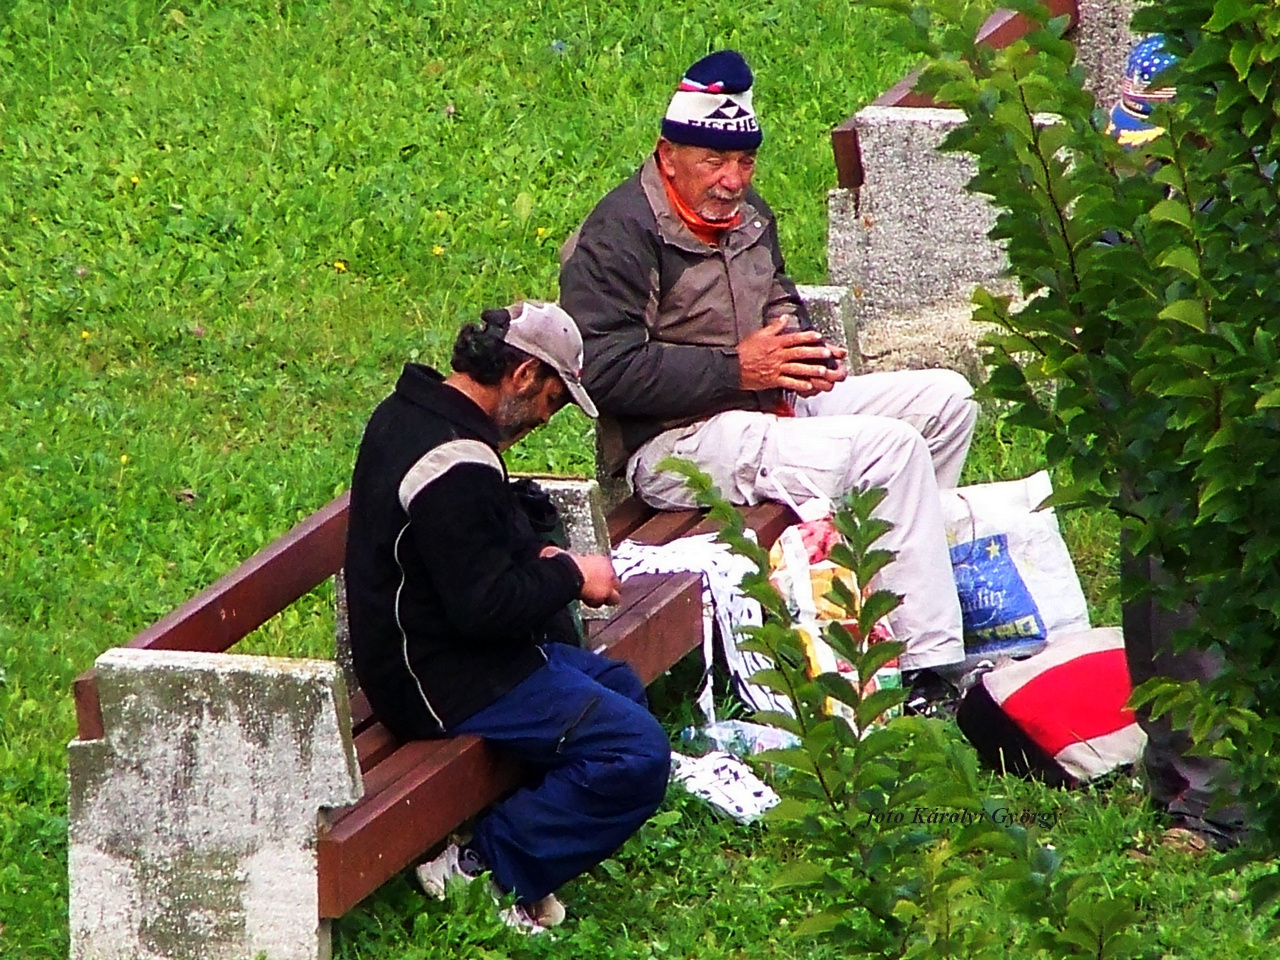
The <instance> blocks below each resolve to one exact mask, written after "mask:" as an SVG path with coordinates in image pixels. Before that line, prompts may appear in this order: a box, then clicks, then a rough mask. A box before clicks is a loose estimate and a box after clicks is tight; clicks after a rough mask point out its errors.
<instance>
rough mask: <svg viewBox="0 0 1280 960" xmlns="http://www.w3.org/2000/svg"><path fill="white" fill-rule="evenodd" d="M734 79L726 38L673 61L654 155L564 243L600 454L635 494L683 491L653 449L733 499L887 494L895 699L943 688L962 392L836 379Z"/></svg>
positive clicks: (918, 378) (564, 279)
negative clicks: (860, 490) (692, 466)
mask: <svg viewBox="0 0 1280 960" xmlns="http://www.w3.org/2000/svg"><path fill="white" fill-rule="evenodd" d="M751 84H752V75H751V70H750V68H749V67H748V66H747V64H746V61H745V60H743V58H742V56H741V55H740V54H738V53H736V52H735V51H732V50H722V51H719V52H717V53H713V54H710V55H709V56H707V57H704V58H703V59H701V60H699V61H698V62H697V63H695V64H694V65H693V66H692V67H690V68H689V70H688V71H687V72H686V74H685V77H684V79H683V80H682V81H681V82H680V85H679V87H678V88H677V90H676V92H675V94H674V95H673V96H672V98H671V102H670V106H669V107H668V109H667V113H666V117H665V119H664V120H663V121H662V132H661V136H660V138H659V139H658V144H657V148H656V150H655V151H654V153H653V155H652V156H650V157H649V158H648V159H647V160H646V161H645V162H644V164H643V165H642V166H641V167H640V169H639V170H638V171H637V172H636V173H635V174H634V175H633V176H632V177H631V178H630V179H628V180H627V181H625V182H624V183H623V184H621V185H620V186H618V187H617V188H615V189H614V190H613V191H612V192H611V193H610V194H609V195H608V196H606V197H605V198H604V199H603V200H601V201H600V203H599V204H597V206H596V208H595V209H594V210H593V211H592V212H591V213H590V215H588V217H587V219H586V220H585V221H584V222H583V223H582V225H581V226H580V227H579V228H578V230H577V231H576V232H575V233H574V235H573V236H572V237H570V239H569V241H568V242H567V243H566V245H565V248H564V250H563V251H562V253H561V261H562V266H561V271H560V299H561V303H562V304H563V305H564V307H565V309H566V310H568V311H569V313H570V314H571V315H572V316H573V318H574V319H575V320H576V321H577V322H578V324H579V326H580V327H581V329H582V335H583V340H584V342H585V346H586V353H585V358H586V366H585V372H584V381H585V383H586V385H587V386H588V388H589V389H590V390H591V394H592V396H593V397H594V398H595V399H596V401H597V402H598V403H599V404H600V409H601V411H602V416H601V418H600V436H601V448H602V453H603V456H604V458H605V461H606V464H605V465H606V467H607V468H608V469H610V470H612V471H613V472H614V473H625V475H626V477H627V478H628V480H630V482H631V485H632V486H633V487H634V489H635V491H636V492H637V493H638V494H639V495H640V496H641V497H643V498H644V499H645V500H647V501H648V502H649V503H650V504H652V505H653V506H655V507H659V508H665V509H678V508H681V507H687V506H691V505H692V503H691V499H690V495H689V493H688V491H687V490H685V489H684V487H683V485H682V483H681V480H680V478H679V477H678V476H675V475H673V474H670V473H664V472H663V471H661V470H659V468H658V464H659V463H661V461H662V460H663V458H664V457H666V456H668V455H672V454H674V455H676V456H679V457H685V458H688V459H690V460H693V461H694V462H695V463H697V464H698V465H699V466H700V467H701V468H702V469H703V470H705V471H706V472H708V473H709V474H710V475H711V477H712V478H713V479H714V480H715V482H716V484H717V485H718V486H719V488H720V490H721V491H722V492H723V493H724V495H725V496H727V497H728V498H729V499H730V500H731V501H733V502H735V503H746V504H752V503H758V502H759V501H760V500H765V499H783V500H786V499H794V500H796V501H802V500H807V499H810V498H811V497H813V496H814V495H815V493H819V494H821V495H823V496H826V497H828V498H831V499H836V498H839V497H841V496H843V495H844V494H845V493H847V492H848V491H849V490H851V489H853V488H855V487H860V486H864V485H869V486H877V487H883V488H884V489H885V490H886V491H887V494H886V496H885V498H884V500H883V501H882V502H881V504H880V506H879V508H878V513H879V515H880V516H881V517H883V518H884V519H886V520H889V521H891V522H892V523H893V524H894V528H893V530H892V531H891V532H890V533H889V534H888V535H887V536H886V537H885V539H884V545H885V546H886V547H887V548H888V549H891V550H893V551H895V552H896V553H897V560H896V561H895V562H894V563H892V564H890V565H889V566H888V567H887V568H886V569H885V570H884V571H883V574H882V584H883V586H884V587H886V588H888V589H890V590H893V591H895V592H897V593H899V594H902V595H903V602H902V606H901V607H900V608H899V609H898V610H897V611H895V612H894V614H893V615H892V618H891V620H892V623H893V627H894V629H895V632H896V633H897V634H898V636H899V637H900V638H901V639H902V640H903V641H904V642H905V643H906V652H905V654H904V655H903V657H902V661H901V662H902V666H903V668H904V670H907V671H917V674H916V676H915V678H914V679H915V687H916V693H917V695H916V696H913V697H912V698H911V699H909V700H908V705H909V706H910V705H911V703H912V702H913V700H915V699H917V697H918V696H919V695H920V693H921V692H922V691H928V693H927V694H924V696H923V699H922V701H921V702H923V700H927V699H931V698H932V697H934V696H940V695H945V693H946V685H945V682H944V680H943V678H947V679H954V678H955V677H956V676H958V673H959V671H958V669H957V668H956V665H957V664H958V663H959V662H960V661H962V660H963V658H964V645H963V641H962V639H961V619H960V604H959V601H958V599H957V597H956V591H955V585H954V583H953V581H952V574H951V562H950V556H949V554H948V551H947V544H946V540H945V537H944V533H943V520H942V511H941V508H940V505H939V501H938V487H939V486H943V487H947V486H955V484H956V482H957V480H958V479H959V476H960V470H961V467H962V466H963V464H964V460H965V455H966V453H967V452H968V449H969V440H970V437H971V436H972V433H973V426H974V421H975V419H976V416H977V405H976V404H975V403H974V402H973V400H972V399H970V398H971V396H972V393H973V391H972V389H971V388H970V386H969V384H968V383H967V382H966V381H965V379H964V378H963V377H962V376H961V375H960V374H958V373H955V372H954V371H951V370H911V371H899V372H894V373H872V374H867V375H864V376H859V377H847V375H846V370H845V367H844V364H843V362H842V360H843V358H844V351H843V350H841V349H839V348H833V347H830V346H828V345H827V344H824V343H823V342H822V337H821V336H820V335H819V333H818V332H817V331H816V330H813V329H812V328H811V324H810V323H808V316H807V312H806V310H805V305H804V303H803V301H802V300H801V299H800V296H799V294H798V293H797V291H796V286H795V284H794V283H792V281H791V280H790V278H789V277H788V276H787V274H786V267H785V264H784V263H783V259H782V252H781V250H780V248H779V244H778V231H777V225H776V223H775V220H774V215H773V212H772V211H771V210H770V209H769V207H768V205H767V204H766V203H765V202H764V201H763V200H762V199H761V198H760V196H759V195H758V194H757V193H755V192H754V191H753V190H751V189H750V186H751V180H752V177H753V175H754V173H755V166H756V149H757V147H759V146H760V143H761V139H762V136H761V131H760V126H759V124H758V122H757V119H756V114H755V111H754V108H753V105H752V97H751ZM928 668H932V670H930V669H928ZM939 674H940V675H941V676H939Z"/></svg>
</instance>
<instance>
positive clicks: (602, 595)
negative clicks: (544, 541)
mask: <svg viewBox="0 0 1280 960" xmlns="http://www.w3.org/2000/svg"><path fill="white" fill-rule="evenodd" d="M557 553H569V551H568V550H561V549H560V548H559V547H553V546H546V547H543V548H542V550H541V551H540V552H539V553H538V556H540V557H554V556H555V555H556V554H557ZM569 556H570V557H572V558H573V562H574V563H576V564H577V565H578V570H579V571H580V572H581V573H582V590H581V592H579V594H578V599H579V600H581V601H582V602H583V603H585V604H586V605H587V606H588V607H603V606H604V605H605V604H609V603H617V602H618V601H620V600H621V599H622V581H621V580H619V579H618V574H617V573H616V572H615V571H614V569H613V561H612V560H610V559H609V558H608V557H605V556H601V555H600V554H594V553H593V554H588V555H586V556H582V557H580V556H578V555H577V554H576V553H569Z"/></svg>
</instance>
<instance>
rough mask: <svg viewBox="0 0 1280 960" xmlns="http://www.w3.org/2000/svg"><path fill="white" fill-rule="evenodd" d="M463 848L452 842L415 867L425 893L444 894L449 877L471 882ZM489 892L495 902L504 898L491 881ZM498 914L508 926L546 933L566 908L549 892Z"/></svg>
mask: <svg viewBox="0 0 1280 960" xmlns="http://www.w3.org/2000/svg"><path fill="white" fill-rule="evenodd" d="M459 853H460V848H459V846H458V844H457V843H450V844H449V845H448V846H447V847H445V848H444V850H443V851H442V852H441V854H440V855H439V856H438V857H436V858H435V859H434V860H432V861H430V862H428V863H420V864H418V866H417V868H416V869H415V870H414V874H415V875H416V876H417V878H418V884H419V885H420V886H421V887H422V891H423V893H425V894H426V895H427V896H429V897H434V898H435V899H436V900H443V899H444V898H445V890H446V889H447V888H448V886H449V881H450V880H451V879H453V878H454V877H458V878H460V879H461V880H462V882H464V883H470V882H471V881H472V880H475V879H476V877H475V876H473V875H471V874H469V873H467V872H466V871H465V870H464V869H463V868H462V864H461V863H460V862H459V860H458V854H459ZM489 893H490V895H491V896H492V897H493V900H494V902H495V903H497V902H498V900H499V899H500V898H501V895H500V893H499V891H498V889H497V887H495V886H493V884H492V883H490V885H489ZM498 916H499V917H500V918H501V920H502V922H503V923H505V924H506V925H507V926H508V927H512V928H513V929H516V930H520V931H522V932H524V933H528V934H539V933H545V932H546V931H547V929H548V928H549V927H555V926H559V925H560V924H561V923H563V922H564V918H565V909H564V904H562V903H561V902H560V901H559V900H558V899H557V898H556V896H555V894H547V896H545V897H543V898H542V899H541V900H538V901H536V902H534V903H530V904H519V903H517V904H513V905H512V906H510V907H507V908H506V909H505V910H503V911H501V912H500V913H499V914H498Z"/></svg>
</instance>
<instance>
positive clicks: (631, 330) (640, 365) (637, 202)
mask: <svg viewBox="0 0 1280 960" xmlns="http://www.w3.org/2000/svg"><path fill="white" fill-rule="evenodd" d="M560 261H561V267H560V303H561V305H562V306H563V307H564V308H565V310H567V311H568V313H569V314H570V316H572V317H573V318H574V320H576V321H577V323H578V327H579V328H580V329H581V330H582V340H583V345H584V348H585V349H584V366H583V383H584V385H585V386H586V388H587V391H588V392H589V393H590V394H591V397H592V399H593V400H595V402H596V406H597V407H599V408H600V440H601V454H602V456H603V458H604V461H605V465H606V467H607V468H608V469H609V470H610V472H612V473H620V472H621V471H622V470H623V468H624V467H625V466H626V462H627V459H628V458H629V457H630V456H631V454H633V453H635V451H636V450H638V449H639V448H640V447H641V446H642V445H643V444H644V443H646V442H647V441H649V440H651V439H653V438H654V437H655V436H657V435H658V434H659V433H661V432H663V431H664V430H669V429H671V428H673V427H679V426H685V425H688V424H691V423H696V422H697V421H699V420H705V419H707V418H708V417H710V416H713V415H714V414H717V413H722V412H724V411H725V410H761V411H766V412H773V411H774V410H776V409H777V407H778V402H779V400H780V392H779V391H777V390H765V391H756V392H753V391H747V390H742V389H741V388H740V387H739V386H738V356H737V347H738V343H739V342H740V341H741V340H742V339H743V338H744V337H746V336H748V335H749V334H751V333H752V332H753V331H755V330H758V329H759V328H760V327H762V326H763V325H764V324H765V323H766V322H768V321H769V320H772V319H775V318H776V317H779V316H781V315H783V314H798V315H800V316H802V317H803V316H806V314H805V313H804V307H803V305H802V304H801V303H800V297H799V294H798V293H797V292H796V288H795V284H794V283H792V282H791V280H790V279H788V277H787V275H786V272H785V271H786V268H785V265H784V263H783V260H782V252H781V250H780V249H779V247H778V232H777V227H776V225H775V223H774V217H773V211H772V210H770V209H769V206H768V205H767V204H766V203H765V202H764V201H763V200H761V199H760V197H759V195H757V194H756V193H755V192H754V191H748V192H747V196H746V198H745V201H744V202H743V205H742V217H741V219H740V221H739V223H738V225H737V226H736V227H734V228H733V229H732V230H729V231H728V232H727V233H726V234H725V235H724V236H723V237H722V238H721V242H720V244H719V246H711V245H709V244H706V243H703V242H702V241H701V240H699V239H698V238H697V237H695V236H694V235H693V233H692V232H691V231H690V230H689V228H688V227H687V226H686V225H685V224H684V222H683V221H682V220H681V219H680V218H679V216H678V215H677V214H676V213H674V212H673V211H672V210H671V208H670V204H669V203H668V201H667V195H666V189H665V187H664V186H663V183H662V174H661V172H660V171H659V170H658V165H657V160H656V159H655V158H654V157H650V158H649V159H648V160H647V161H646V162H645V164H644V165H643V166H642V167H641V168H640V170H639V171H637V172H636V173H635V175H633V176H632V177H630V178H629V179H628V180H626V181H625V182H624V183H622V184H621V185H619V186H618V187H616V188H615V189H614V190H612V191H611V192H610V193H609V194H608V195H607V196H606V197H605V198H604V199H603V200H601V201H600V203H598V204H597V205H596V208H595V209H594V210H592V211H591V213H590V215H589V216H588V217H587V219H586V220H584V221H583V223H582V225H581V226H580V227H578V229H577V230H576V231H575V232H574V234H573V236H571V237H570V238H569V240H568V241H567V242H566V243H565V245H564V248H563V249H562V250H561V252H560Z"/></svg>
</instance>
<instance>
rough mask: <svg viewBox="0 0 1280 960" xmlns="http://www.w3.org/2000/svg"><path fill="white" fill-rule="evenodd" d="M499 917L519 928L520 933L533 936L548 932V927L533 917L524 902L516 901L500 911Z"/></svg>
mask: <svg viewBox="0 0 1280 960" xmlns="http://www.w3.org/2000/svg"><path fill="white" fill-rule="evenodd" d="M498 919H500V920H501V921H502V922H503V923H505V924H506V925H507V926H508V927H510V928H511V929H513V930H518V931H519V932H520V933H527V934H528V935H529V936H531V937H536V936H537V935H538V934H540V933H546V932H547V928H546V927H544V926H543V925H542V924H540V923H538V921H537V920H535V919H534V918H533V914H531V913H530V912H529V908H528V907H526V906H524V905H523V904H519V903H515V904H512V905H511V906H509V907H507V909H505V910H502V911H500V912H499V913H498Z"/></svg>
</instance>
